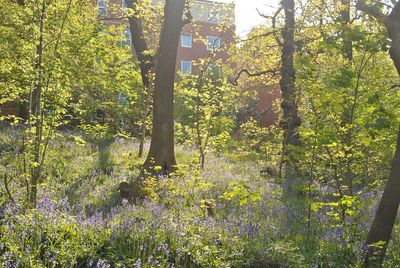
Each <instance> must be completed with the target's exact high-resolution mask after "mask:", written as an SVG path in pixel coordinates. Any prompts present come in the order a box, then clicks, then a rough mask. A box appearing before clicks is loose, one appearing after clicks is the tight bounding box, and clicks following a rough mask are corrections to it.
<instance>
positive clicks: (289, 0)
mask: <svg viewBox="0 0 400 268" xmlns="http://www.w3.org/2000/svg"><path fill="white" fill-rule="evenodd" d="M282 6H283V9H284V12H285V26H284V28H283V31H282V37H283V44H282V55H281V60H282V66H281V80H280V87H281V91H282V104H281V107H282V110H283V116H282V121H281V123H280V124H281V127H282V128H283V130H284V148H285V154H284V156H285V159H286V160H285V162H286V164H289V165H295V162H296V160H295V157H293V155H292V153H291V152H292V150H291V147H293V146H299V145H300V144H301V142H300V135H299V131H298V128H299V126H300V125H301V119H300V117H299V115H298V105H297V91H296V85H295V82H296V72H295V69H294V53H295V43H294V29H295V16H294V8H295V5H294V0H282Z"/></svg>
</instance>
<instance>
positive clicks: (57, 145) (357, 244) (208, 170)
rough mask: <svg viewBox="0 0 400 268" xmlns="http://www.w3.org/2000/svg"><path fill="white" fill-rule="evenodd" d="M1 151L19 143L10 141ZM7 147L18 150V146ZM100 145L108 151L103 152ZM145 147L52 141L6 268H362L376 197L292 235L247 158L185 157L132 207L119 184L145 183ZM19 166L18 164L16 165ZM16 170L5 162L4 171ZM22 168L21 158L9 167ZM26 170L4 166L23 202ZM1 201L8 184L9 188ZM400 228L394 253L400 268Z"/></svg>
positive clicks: (2, 244)
mask: <svg viewBox="0 0 400 268" xmlns="http://www.w3.org/2000/svg"><path fill="white" fill-rule="evenodd" d="M2 137H3V138H2V142H1V150H2V151H3V152H9V156H13V151H12V149H11V147H10V148H9V147H7V142H6V141H7V140H8V142H9V141H11V140H12V139H13V138H12V135H11V134H10V133H8V134H7V135H5V134H4V133H3V134H2ZM7 137H8V138H7ZM99 144H101V146H100V147H101V149H100V150H99V146H98V145H99ZM137 149H138V144H137V143H136V142H135V141H133V140H129V139H124V138H117V139H115V140H113V141H112V142H108V143H106V145H105V146H104V143H102V142H99V141H96V140H95V139H93V140H91V142H85V141H84V139H82V138H81V137H78V136H75V135H72V134H70V133H60V135H59V137H58V138H57V139H55V140H54V141H52V142H51V143H50V146H49V150H48V153H47V162H46V165H45V169H44V171H43V180H42V181H41V183H40V191H39V197H38V204H37V208H36V209H35V210H29V211H26V210H22V209H21V208H19V207H18V206H15V205H13V204H12V202H5V201H2V202H3V205H2V206H1V209H2V212H1V219H2V221H1V223H2V224H1V225H0V226H1V229H2V232H0V253H1V255H2V257H1V262H2V267H355V266H357V263H359V260H360V255H361V254H360V252H361V251H362V243H363V239H364V237H365V232H366V230H368V226H369V224H370V219H371V218H372V217H371V216H372V213H373V212H372V211H373V208H374V206H375V204H376V200H377V196H378V195H377V194H371V195H369V196H368V200H367V201H366V202H363V205H362V206H360V209H358V210H357V211H356V212H355V213H356V214H355V215H353V217H352V218H351V219H350V220H349V221H347V222H345V223H343V224H338V223H337V222H336V221H335V220H334V219H332V217H330V216H329V213H331V214H333V212H334V210H332V209H321V210H318V211H312V215H311V217H310V218H309V221H308V222H309V224H306V225H304V226H302V227H301V228H299V229H298V230H299V231H298V232H296V233H293V232H289V231H288V229H287V228H286V227H285V224H283V223H284V222H285V218H286V215H285V211H287V207H286V202H285V200H283V199H282V195H281V188H280V185H279V184H278V183H277V182H276V181H275V179H276V178H274V177H272V176H268V174H267V175H260V170H261V169H262V165H261V164H258V163H257V161H254V160H246V159H251V157H248V156H246V155H238V154H229V155H225V156H224V155H215V154H210V155H209V156H208V157H207V162H206V166H205V169H204V170H199V168H198V165H197V163H198V158H197V153H196V151H195V150H194V149H192V148H190V147H187V146H178V147H177V150H176V156H177V161H178V163H179V169H178V171H177V172H176V174H174V175H172V176H170V177H168V178H153V179H149V180H148V182H147V184H146V185H147V196H148V197H147V199H146V200H145V201H138V202H137V203H136V204H135V203H132V202H127V201H126V200H122V199H121V197H120V194H119V184H120V183H121V182H124V181H131V180H133V179H134V178H137V177H138V176H139V175H140V165H141V164H142V162H143V159H139V158H138V157H137ZM14 156H15V157H16V158H18V157H19V156H17V153H15V155H14ZM4 159H5V158H4V157H3V160H4ZM10 159H12V157H10ZM17 162H18V161H16V162H15V163H14V164H13V163H11V162H10V163H8V165H7V163H1V165H2V166H1V168H2V169H4V170H2V171H4V172H8V174H9V175H13V174H14V176H12V178H13V180H11V182H10V189H11V192H12V193H13V194H14V201H15V202H16V203H18V202H21V200H23V199H24V194H26V193H25V192H24V191H23V190H21V189H24V185H23V181H19V178H20V177H19V176H20V174H19V173H18V164H17ZM1 190H2V198H3V200H6V197H5V195H4V194H3V193H4V191H5V189H4V183H3V184H2V185H1ZM399 245H400V227H399V225H397V226H396V231H395V234H394V236H393V240H392V244H391V247H390V250H389V254H388V255H389V260H390V261H391V264H399V262H400V252H399V250H398V249H399V248H400V247H399ZM391 267H395V266H391Z"/></svg>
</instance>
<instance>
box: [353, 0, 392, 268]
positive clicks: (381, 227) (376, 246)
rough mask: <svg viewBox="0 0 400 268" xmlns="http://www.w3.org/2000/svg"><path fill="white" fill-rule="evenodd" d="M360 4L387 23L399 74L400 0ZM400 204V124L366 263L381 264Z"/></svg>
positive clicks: (370, 235)
mask: <svg viewBox="0 0 400 268" xmlns="http://www.w3.org/2000/svg"><path fill="white" fill-rule="evenodd" d="M357 8H358V9H360V10H362V11H364V12H365V13H367V14H369V15H371V16H373V17H375V18H376V19H377V20H378V21H379V22H380V23H382V24H383V25H385V26H386V29H387V31H388V34H389V38H390V39H391V48H390V57H391V59H392V60H393V63H394V65H395V67H396V69H397V72H398V74H399V75H400V2H396V4H395V5H394V8H393V10H392V11H391V13H390V14H389V15H385V14H383V13H382V12H381V11H380V9H379V8H377V7H376V6H372V5H371V6H370V5H367V4H366V3H365V1H363V0H359V1H358V2H357ZM399 204H400V128H399V132H398V137H397V145H396V151H395V155H394V157H393V162H392V168H391V172H390V176H389V179H388V181H387V183H386V186H385V189H384V191H383V194H382V197H381V200H380V202H379V206H378V209H377V211H376V214H375V217H374V220H373V222H372V225H371V228H370V230H369V233H368V237H367V240H366V246H365V259H364V266H365V267H381V266H382V264H383V261H384V258H385V254H386V249H387V245H388V243H389V241H390V238H391V236H392V232H393V227H394V224H395V221H396V216H397V212H398V209H399Z"/></svg>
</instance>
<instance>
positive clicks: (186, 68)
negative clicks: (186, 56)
mask: <svg viewBox="0 0 400 268" xmlns="http://www.w3.org/2000/svg"><path fill="white" fill-rule="evenodd" d="M181 73H182V74H191V73H192V62H191V61H185V60H183V61H181Z"/></svg>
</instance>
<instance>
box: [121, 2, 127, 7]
mask: <svg viewBox="0 0 400 268" xmlns="http://www.w3.org/2000/svg"><path fill="white" fill-rule="evenodd" d="M121 6H122V8H126V7H128V5H127V4H126V0H122V1H121Z"/></svg>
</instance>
